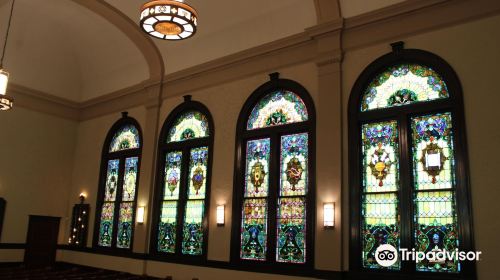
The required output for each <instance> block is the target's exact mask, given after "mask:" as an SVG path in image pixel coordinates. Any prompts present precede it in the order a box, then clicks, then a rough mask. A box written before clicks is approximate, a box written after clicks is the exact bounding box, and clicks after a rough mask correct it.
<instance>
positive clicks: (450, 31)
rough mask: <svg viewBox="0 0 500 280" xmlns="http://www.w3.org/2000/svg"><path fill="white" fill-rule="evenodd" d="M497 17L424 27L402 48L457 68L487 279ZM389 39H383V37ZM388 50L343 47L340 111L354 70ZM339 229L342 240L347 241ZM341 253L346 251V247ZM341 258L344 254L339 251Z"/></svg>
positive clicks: (490, 273)
mask: <svg viewBox="0 0 500 280" xmlns="http://www.w3.org/2000/svg"><path fill="white" fill-rule="evenodd" d="M499 26H500V16H496V17H491V18H487V19H482V20H478V21H474V22H470V23H467V24H461V25H457V26H453V27H449V28H445V29H441V30H438V31H433V32H428V33H425V34H420V35H416V36H411V37H408V38H400V39H401V40H403V41H405V47H406V48H416V49H423V50H427V51H430V52H433V53H435V54H437V55H439V56H441V57H442V58H443V59H444V60H446V61H447V62H448V63H449V64H450V65H451V66H452V67H453V69H454V70H455V71H456V72H457V74H458V77H459V79H460V81H461V83H462V87H463V93H464V100H465V118H466V129H467V140H468V148H469V160H470V162H469V164H470V177H471V192H472V208H473V218H474V234H475V243H476V250H479V251H482V252H483V255H482V259H481V261H479V262H478V264H477V267H478V271H479V279H485V280H486V279H493V278H494V275H498V272H497V271H498V268H497V261H496V252H497V251H499V250H500V246H499V244H498V242H497V241H496V233H498V232H499V231H500V223H499V222H498V221H497V220H496V218H495V215H496V213H500V204H499V203H498V202H497V201H496V199H497V198H498V197H500V189H499V188H498V187H497V186H498V185H499V184H498V182H497V180H496V179H495V176H494V174H496V172H498V170H499V168H500V163H499V161H498V158H499V157H500V151H499V149H498V143H500V125H499V124H498V122H496V119H498V104H499V102H500V95H498V86H497V85H496V81H497V80H498V62H499V61H500V53H499V52H498V50H499V49H500V41H499V40H498V36H497V35H496V34H497V33H498V27H499ZM388 43H389V42H388ZM387 52H390V46H389V45H388V44H381V45H376V46H371V47H368V48H364V49H359V50H356V51H351V52H347V53H346V55H345V59H344V62H343V67H342V68H343V73H342V74H343V96H344V98H343V100H344V104H343V107H344V115H346V114H347V113H346V112H347V102H348V98H349V95H350V91H351V88H352V86H353V84H354V82H355V81H356V79H357V77H358V76H359V74H360V73H361V72H362V71H363V70H364V68H365V67H366V66H367V65H368V64H370V63H371V62H372V61H373V60H375V59H376V58H378V57H380V56H381V55H383V54H386V53H387ZM347 129H348V127H347V118H345V119H344V131H343V132H344V134H343V137H344V155H345V156H344V166H345V167H346V168H345V169H344V184H343V186H344V192H343V196H344V199H345V200H346V202H347V201H348V191H349V188H348V186H349V185H348V181H347V179H348V177H347V175H348V170H347V166H348V161H347V160H348V159H347V149H348V142H347ZM347 209H348V206H346V208H344V211H345V212H344V218H347V217H348V214H349V211H348V210H347ZM347 230H348V229H347V228H346V229H345V232H344V233H345V237H346V238H345V239H344V245H345V246H347V245H348V238H347V237H348V232H347ZM346 253H347V252H346ZM344 256H345V260H346V263H347V260H348V256H347V254H345V255H344Z"/></svg>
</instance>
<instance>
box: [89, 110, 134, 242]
mask: <svg viewBox="0 0 500 280" xmlns="http://www.w3.org/2000/svg"><path fill="white" fill-rule="evenodd" d="M119 123H123V124H122V125H115V127H118V129H117V130H111V131H110V132H109V133H108V138H107V141H106V143H109V148H108V147H106V149H105V154H104V155H103V158H104V159H105V162H106V164H105V166H104V167H105V170H104V173H103V176H105V177H104V179H103V180H102V181H103V183H102V185H101V188H102V190H103V191H102V194H101V195H102V196H100V197H98V202H97V203H98V207H97V208H98V211H96V212H97V215H98V216H97V217H96V223H97V225H98V227H99V231H98V232H97V236H95V238H94V240H97V242H96V243H95V244H96V245H97V246H101V247H109V248H119V249H131V243H132V237H133V228H134V214H135V207H136V196H137V184H138V182H137V179H138V174H139V162H140V143H141V140H140V134H139V129H138V128H137V124H136V122H135V120H133V119H132V118H129V117H127V116H126V115H125V116H124V118H123V119H121V120H119V121H118V123H117V124H119Z"/></svg>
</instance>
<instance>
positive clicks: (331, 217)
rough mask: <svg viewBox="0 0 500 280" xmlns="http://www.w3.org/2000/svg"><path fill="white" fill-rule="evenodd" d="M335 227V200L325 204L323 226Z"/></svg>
mask: <svg viewBox="0 0 500 280" xmlns="http://www.w3.org/2000/svg"><path fill="white" fill-rule="evenodd" d="M334 227H335V202H328V203H325V204H323V228H325V229H333V228H334Z"/></svg>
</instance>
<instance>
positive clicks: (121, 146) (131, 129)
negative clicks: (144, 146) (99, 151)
mask: <svg viewBox="0 0 500 280" xmlns="http://www.w3.org/2000/svg"><path fill="white" fill-rule="evenodd" d="M140 146H141V140H140V137H139V130H138V129H137V127H136V126H135V125H133V124H125V125H123V126H122V127H121V128H120V129H119V130H118V131H117V132H116V133H115V134H114V135H113V139H112V140H111V144H110V145H109V152H110V153H114V152H118V151H124V150H131V149H137V148H139V147H140Z"/></svg>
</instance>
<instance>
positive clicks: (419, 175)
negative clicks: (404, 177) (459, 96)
mask: <svg viewBox="0 0 500 280" xmlns="http://www.w3.org/2000/svg"><path fill="white" fill-rule="evenodd" d="M412 132H413V143H414V146H413V165H414V167H415V168H414V170H413V174H414V177H415V188H416V189H417V190H429V189H449V188H453V187H454V184H455V182H454V181H455V173H454V170H455V160H454V157H453V135H452V121H451V114H450V113H444V114H436V115H428V116H422V117H417V118H414V119H413V121H412Z"/></svg>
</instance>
